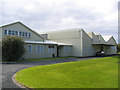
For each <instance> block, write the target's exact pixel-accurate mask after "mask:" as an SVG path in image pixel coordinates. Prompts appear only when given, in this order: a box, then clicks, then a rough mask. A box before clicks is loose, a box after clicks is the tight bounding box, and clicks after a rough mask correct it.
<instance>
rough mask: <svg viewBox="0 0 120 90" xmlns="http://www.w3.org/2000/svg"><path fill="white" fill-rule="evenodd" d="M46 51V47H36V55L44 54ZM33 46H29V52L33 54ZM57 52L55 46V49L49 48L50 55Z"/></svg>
mask: <svg viewBox="0 0 120 90" xmlns="http://www.w3.org/2000/svg"><path fill="white" fill-rule="evenodd" d="M44 50H45V46H44V45H36V53H44ZM32 51H33V50H32V45H31V44H29V45H27V52H29V53H32ZM54 52H55V48H54V46H53V48H49V46H48V53H54Z"/></svg>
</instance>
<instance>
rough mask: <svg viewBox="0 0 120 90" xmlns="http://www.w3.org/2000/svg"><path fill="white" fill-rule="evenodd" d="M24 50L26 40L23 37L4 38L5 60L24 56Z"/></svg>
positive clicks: (3, 50)
mask: <svg viewBox="0 0 120 90" xmlns="http://www.w3.org/2000/svg"><path fill="white" fill-rule="evenodd" d="M24 52H25V48H24V41H23V39H22V38H21V37H17V36H6V37H4V38H3V39H2V59H3V60H8V61H13V60H19V59H20V58H22V56H23V54H24Z"/></svg>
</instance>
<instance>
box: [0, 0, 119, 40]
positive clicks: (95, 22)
mask: <svg viewBox="0 0 120 90" xmlns="http://www.w3.org/2000/svg"><path fill="white" fill-rule="evenodd" d="M118 1H119V0H2V1H0V4H1V5H0V7H1V8H0V12H1V13H2V14H0V15H1V16H0V24H8V23H11V22H16V21H21V22H22V23H23V24H25V25H27V26H28V27H30V28H31V29H33V30H35V31H37V32H43V31H53V30H64V29H73V28H83V29H84V30H85V31H93V32H95V33H100V34H102V35H107V36H110V35H113V36H114V37H115V39H116V40H117V32H118ZM1 9H2V10H1ZM1 19H2V20H1Z"/></svg>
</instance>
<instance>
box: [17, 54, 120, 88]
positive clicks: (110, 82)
mask: <svg viewBox="0 0 120 90" xmlns="http://www.w3.org/2000/svg"><path fill="white" fill-rule="evenodd" d="M119 58H120V57H119ZM15 79H16V80H17V81H18V82H20V83H22V84H23V85H25V86H27V87H30V88H118V56H113V57H104V58H98V59H91V60H82V61H76V62H66V63H59V64H52V65H43V66H36V67H31V68H27V69H23V70H21V71H19V72H18V73H16V77H15Z"/></svg>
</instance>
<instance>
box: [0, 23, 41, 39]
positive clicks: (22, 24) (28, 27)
mask: <svg viewBox="0 0 120 90" xmlns="http://www.w3.org/2000/svg"><path fill="white" fill-rule="evenodd" d="M17 23H19V24H21V25H23V26H24V27H25V28H27V29H29V30H30V31H32V32H33V33H35V34H36V35H38V36H39V37H41V38H43V37H42V36H41V35H40V34H38V33H37V32H35V31H34V30H32V29H30V28H29V27H28V26H26V25H24V24H23V23H21V22H20V21H18V22H13V23H10V24H6V25H3V26H0V28H3V27H6V26H10V25H14V24H17Z"/></svg>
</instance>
